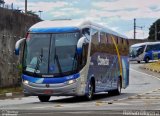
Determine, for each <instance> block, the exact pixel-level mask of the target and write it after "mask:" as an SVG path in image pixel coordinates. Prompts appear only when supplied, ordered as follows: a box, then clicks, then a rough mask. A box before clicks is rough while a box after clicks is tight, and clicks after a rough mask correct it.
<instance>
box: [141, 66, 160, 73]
mask: <svg viewBox="0 0 160 116" xmlns="http://www.w3.org/2000/svg"><path fill="white" fill-rule="evenodd" d="M143 68H144V69H146V70H150V71H153V72H157V73H160V70H155V69H152V68H148V67H143Z"/></svg>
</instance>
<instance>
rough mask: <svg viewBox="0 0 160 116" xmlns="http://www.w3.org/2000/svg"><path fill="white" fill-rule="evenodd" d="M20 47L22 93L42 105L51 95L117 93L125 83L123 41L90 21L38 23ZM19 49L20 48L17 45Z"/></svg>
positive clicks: (126, 64)
mask: <svg viewBox="0 0 160 116" xmlns="http://www.w3.org/2000/svg"><path fill="white" fill-rule="evenodd" d="M23 42H24V43H25V44H24V50H23V59H22V67H23V71H22V72H23V74H22V84H23V88H24V94H25V95H27V96H38V98H39V100H40V101H41V102H47V101H48V100H49V99H50V97H51V96H86V98H87V99H88V100H91V99H92V98H93V95H94V94H95V93H99V92H108V93H112V94H120V93H121V88H126V87H127V86H128V85H129V58H128V56H129V42H128V39H126V37H125V36H122V35H120V34H118V33H116V32H113V31H111V30H109V29H108V28H106V27H104V26H102V25H99V24H97V23H94V22H91V21H74V20H60V21H42V22H39V23H37V24H35V25H33V26H32V27H31V28H30V29H29V31H28V33H27V36H26V38H23V39H20V40H19V41H17V43H16V45H15V47H16V48H15V53H16V54H17V55H18V54H19V48H20V44H21V43H23ZM22 45H23V44H22Z"/></svg>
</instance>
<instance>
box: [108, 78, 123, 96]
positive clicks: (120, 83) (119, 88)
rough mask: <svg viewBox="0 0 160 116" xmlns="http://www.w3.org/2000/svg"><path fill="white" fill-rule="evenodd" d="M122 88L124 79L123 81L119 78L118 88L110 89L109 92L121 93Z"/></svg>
mask: <svg viewBox="0 0 160 116" xmlns="http://www.w3.org/2000/svg"><path fill="white" fill-rule="evenodd" d="M121 89H122V81H121V78H119V79H118V82H117V89H115V90H111V91H108V94H110V95H120V94H121Z"/></svg>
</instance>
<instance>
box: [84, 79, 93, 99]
mask: <svg viewBox="0 0 160 116" xmlns="http://www.w3.org/2000/svg"><path fill="white" fill-rule="evenodd" d="M93 95H94V79H91V81H90V83H89V84H88V93H87V94H86V98H87V100H89V101H90V100H92V99H93Z"/></svg>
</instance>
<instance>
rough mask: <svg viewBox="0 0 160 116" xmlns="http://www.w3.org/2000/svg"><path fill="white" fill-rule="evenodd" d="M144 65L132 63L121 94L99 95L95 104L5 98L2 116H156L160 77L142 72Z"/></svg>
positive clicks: (1, 104)
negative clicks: (126, 82) (128, 114)
mask: <svg viewBox="0 0 160 116" xmlns="http://www.w3.org/2000/svg"><path fill="white" fill-rule="evenodd" d="M142 65H143V64H137V63H134V62H132V63H131V64H130V85H129V87H128V88H126V89H124V90H122V94H121V95H118V96H110V95H108V94H107V93H103V94H97V95H95V97H94V100H92V101H85V99H84V98H83V97H52V98H51V100H50V101H49V102H46V103H41V102H39V100H38V98H37V97H20V98H14V99H5V100H0V111H1V113H0V114H2V115H3V114H7V113H8V114H15V115H17V114H19V115H26V116H31V115H33V116H35V115H46V116H47V115H53V114H54V116H60V115H65V116H66V115H70V116H72V115H77V116H79V115H87V116H90V115H93V114H94V115H102V116H103V115H106V114H107V115H117V116H119V115H127V113H144V114H145V113H148V114H149V113H150V114H151V113H152V114H153V113H156V115H160V74H158V73H153V72H150V71H146V70H143V69H141V68H140V67H142ZM150 110H152V111H150ZM153 110H154V111H153ZM155 110H156V111H155Z"/></svg>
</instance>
